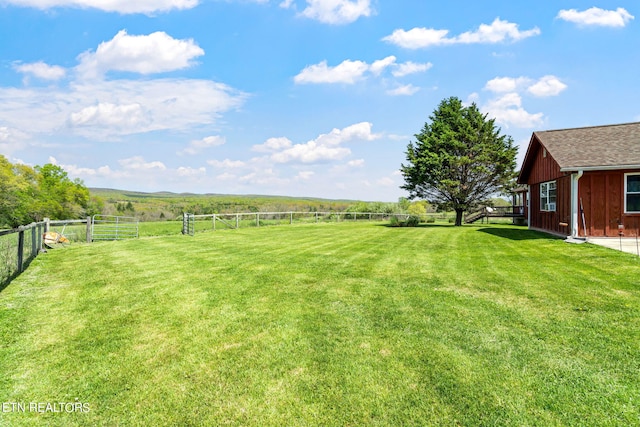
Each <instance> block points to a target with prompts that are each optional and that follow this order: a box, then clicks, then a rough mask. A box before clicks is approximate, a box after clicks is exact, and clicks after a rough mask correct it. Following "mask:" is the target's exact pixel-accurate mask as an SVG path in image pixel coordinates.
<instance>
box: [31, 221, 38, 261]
mask: <svg viewBox="0 0 640 427" xmlns="http://www.w3.org/2000/svg"><path fill="white" fill-rule="evenodd" d="M31 225H32V227H31V256H30V257H29V258H35V257H36V255H38V246H37V237H36V236H37V235H38V233H37V231H38V230H36V228H37V224H36V223H35V222H34V223H33V224H31Z"/></svg>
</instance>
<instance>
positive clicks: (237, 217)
mask: <svg viewBox="0 0 640 427" xmlns="http://www.w3.org/2000/svg"><path fill="white" fill-rule="evenodd" d="M238 228H240V214H236V230H237V229H238Z"/></svg>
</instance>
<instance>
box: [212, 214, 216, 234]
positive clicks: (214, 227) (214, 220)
mask: <svg viewBox="0 0 640 427" xmlns="http://www.w3.org/2000/svg"><path fill="white" fill-rule="evenodd" d="M213 231H216V214H213Z"/></svg>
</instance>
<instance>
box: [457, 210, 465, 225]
mask: <svg viewBox="0 0 640 427" xmlns="http://www.w3.org/2000/svg"><path fill="white" fill-rule="evenodd" d="M463 213H464V210H463V209H456V227H459V226H461V225H462V214H463Z"/></svg>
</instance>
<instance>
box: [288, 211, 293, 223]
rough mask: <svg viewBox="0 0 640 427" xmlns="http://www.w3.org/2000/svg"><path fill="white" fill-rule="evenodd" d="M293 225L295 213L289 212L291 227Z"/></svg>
mask: <svg viewBox="0 0 640 427" xmlns="http://www.w3.org/2000/svg"><path fill="white" fill-rule="evenodd" d="M291 224H293V212H289V225H291Z"/></svg>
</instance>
